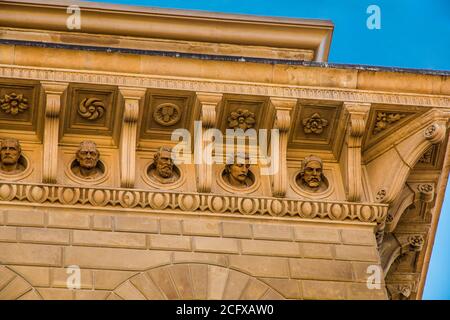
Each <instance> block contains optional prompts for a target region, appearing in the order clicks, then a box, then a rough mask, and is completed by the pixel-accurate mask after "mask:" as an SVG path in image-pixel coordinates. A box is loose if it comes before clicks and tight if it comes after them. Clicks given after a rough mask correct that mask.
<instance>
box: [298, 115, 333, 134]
mask: <svg viewBox="0 0 450 320" xmlns="http://www.w3.org/2000/svg"><path fill="white" fill-rule="evenodd" d="M302 124H303V131H304V132H305V133H314V134H321V133H322V132H323V129H324V128H326V127H328V120H326V119H324V118H322V116H321V115H320V114H319V113H314V114H313V115H312V116H310V117H309V118H306V119H303V121H302Z"/></svg>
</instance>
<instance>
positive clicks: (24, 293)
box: [0, 266, 42, 300]
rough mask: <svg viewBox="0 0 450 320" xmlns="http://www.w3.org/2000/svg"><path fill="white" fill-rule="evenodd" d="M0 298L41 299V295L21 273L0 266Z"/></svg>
mask: <svg viewBox="0 0 450 320" xmlns="http://www.w3.org/2000/svg"><path fill="white" fill-rule="evenodd" d="M0 300H42V297H41V295H40V294H39V292H38V291H37V290H36V289H35V288H34V287H33V286H32V285H31V284H30V283H29V282H28V281H27V280H25V279H24V278H23V277H22V276H21V275H19V274H17V273H16V272H14V271H13V270H11V269H9V268H7V267H5V266H0Z"/></svg>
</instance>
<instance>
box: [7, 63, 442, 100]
mask: <svg viewBox="0 0 450 320" xmlns="http://www.w3.org/2000/svg"><path fill="white" fill-rule="evenodd" d="M0 77H4V78H17V79H34V80H41V81H61V82H81V83H95V84H106V85H117V86H128V87H141V88H161V89H173V90H189V91H200V92H211V93H230V94H248V95H263V96H271V97H283V98H299V99H319V100H330V101H333V100H334V101H346V102H362V103H379V104H395V105H410V106H424V107H434V108H444V109H448V108H450V98H449V97H448V96H445V95H428V94H411V93H397V92H383V91H368V90H354V89H342V88H333V89H331V88H323V87H301V86H286V85H277V84H263V83H243V82H233V81H219V80H216V81H214V80H199V79H180V78H169V77H164V78H162V77H157V76H146V75H136V74H127V73H109V72H98V71H83V72H81V71H76V70H67V69H48V68H38V67H23V66H14V65H0Z"/></svg>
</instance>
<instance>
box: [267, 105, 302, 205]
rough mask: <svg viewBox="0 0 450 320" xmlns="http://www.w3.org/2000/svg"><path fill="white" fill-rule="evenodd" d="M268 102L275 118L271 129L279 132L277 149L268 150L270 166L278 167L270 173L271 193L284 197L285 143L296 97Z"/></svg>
mask: <svg viewBox="0 0 450 320" xmlns="http://www.w3.org/2000/svg"><path fill="white" fill-rule="evenodd" d="M270 104H271V106H272V108H273V109H274V115H275V120H274V123H273V129H277V130H278V132H279V137H280V141H279V144H278V146H279V150H270V152H271V156H272V161H274V162H275V163H276V164H275V165H274V164H272V167H275V168H278V172H276V173H274V174H273V175H272V195H273V196H274V197H284V196H285V195H286V191H287V186H288V174H287V161H286V157H287V144H288V139H289V129H290V127H291V125H292V123H291V122H292V117H291V113H292V110H293V109H294V108H295V106H296V105H297V100H296V99H284V98H274V97H271V98H270Z"/></svg>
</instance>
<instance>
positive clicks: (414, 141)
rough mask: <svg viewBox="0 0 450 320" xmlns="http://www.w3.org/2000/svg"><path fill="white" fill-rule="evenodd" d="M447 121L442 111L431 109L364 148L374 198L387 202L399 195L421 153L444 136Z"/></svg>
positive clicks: (440, 140)
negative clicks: (379, 141) (377, 143)
mask: <svg viewBox="0 0 450 320" xmlns="http://www.w3.org/2000/svg"><path fill="white" fill-rule="evenodd" d="M430 118H431V119H433V120H432V122H431V123H430ZM446 122H447V118H446V117H445V115H444V114H443V113H442V112H440V111H439V110H430V111H429V112H427V113H425V114H423V115H422V116H420V117H419V118H417V119H416V120H414V121H413V122H411V123H410V124H409V125H408V126H405V127H403V128H401V129H399V130H398V131H396V132H394V133H393V134H392V135H391V136H390V137H387V138H386V139H384V140H383V141H382V142H381V143H380V144H379V145H376V146H374V147H371V148H370V149H368V150H366V151H365V157H366V163H367V165H366V168H367V173H368V177H369V183H370V185H371V190H373V191H374V193H375V200H376V201H377V202H382V203H389V204H390V203H392V202H393V201H394V200H395V199H396V198H397V197H398V195H399V194H400V192H401V190H402V188H403V186H404V184H405V181H406V179H407V178H408V176H409V173H410V171H411V170H412V169H413V168H414V166H415V164H416V163H417V161H418V160H419V159H420V157H421V156H422V155H423V154H424V153H425V152H426V151H427V150H428V149H429V148H430V147H431V146H432V145H433V144H437V143H440V142H442V141H443V139H444V138H445V133H446ZM375 155H376V156H375ZM380 172H383V174H381V175H380V174H379V173H380Z"/></svg>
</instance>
